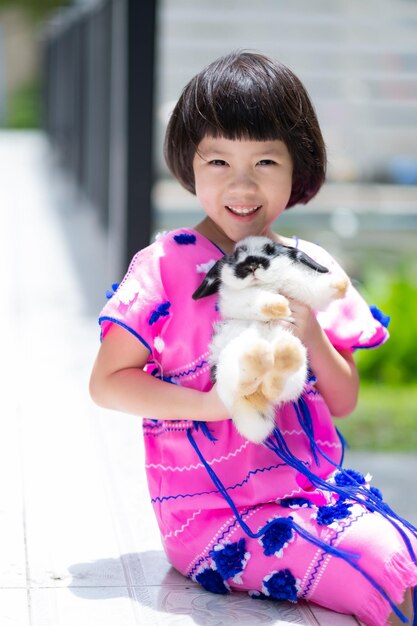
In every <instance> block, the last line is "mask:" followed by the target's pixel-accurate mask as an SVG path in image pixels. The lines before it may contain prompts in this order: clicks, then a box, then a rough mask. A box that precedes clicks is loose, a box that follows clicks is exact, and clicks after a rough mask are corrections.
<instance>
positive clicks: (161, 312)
mask: <svg viewBox="0 0 417 626" xmlns="http://www.w3.org/2000/svg"><path fill="white" fill-rule="evenodd" d="M170 306H171V303H170V302H163V303H162V304H160V305H159V306H158V307H157V308H156V309H155V311H153V312H152V314H151V316H150V318H149V326H151V325H152V324H155V322H157V321H158V320H159V318H160V317H165V316H167V315H169V311H168V309H169V307H170Z"/></svg>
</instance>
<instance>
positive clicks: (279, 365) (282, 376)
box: [261, 338, 305, 402]
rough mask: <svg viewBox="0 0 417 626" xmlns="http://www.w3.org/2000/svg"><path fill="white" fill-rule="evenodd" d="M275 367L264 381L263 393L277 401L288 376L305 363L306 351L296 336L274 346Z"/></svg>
mask: <svg viewBox="0 0 417 626" xmlns="http://www.w3.org/2000/svg"><path fill="white" fill-rule="evenodd" d="M273 355H274V367H273V369H272V370H271V371H270V372H268V373H267V374H266V375H265V376H264V379H263V381H262V386H261V389H262V393H263V395H264V396H265V397H266V398H267V399H268V400H269V401H271V402H277V401H278V400H279V397H280V395H281V394H282V392H283V390H284V388H285V386H286V383H287V380H288V377H289V376H290V375H291V374H292V373H294V372H297V371H298V370H300V368H302V367H303V365H304V363H305V351H304V350H303V348H302V345H301V344H300V342H299V341H297V340H296V339H295V338H291V341H290V340H288V341H287V342H283V343H280V344H278V345H276V346H275V348H274V353H273Z"/></svg>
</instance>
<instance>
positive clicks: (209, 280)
mask: <svg viewBox="0 0 417 626" xmlns="http://www.w3.org/2000/svg"><path fill="white" fill-rule="evenodd" d="M348 286H349V279H348V277H347V275H346V274H345V273H344V272H343V271H342V270H341V269H339V268H338V270H337V271H336V272H333V273H331V272H329V270H328V269H327V268H325V267H323V266H322V265H320V264H318V263H317V262H316V261H314V260H313V259H312V258H311V257H309V256H308V255H306V254H305V253H303V252H301V251H299V250H297V249H296V248H291V247H289V246H283V245H281V244H278V243H276V242H274V241H272V240H271V239H268V238H267V237H247V238H246V239H244V240H242V241H240V242H239V243H237V244H236V246H235V250H234V253H233V254H232V255H226V256H225V257H223V258H222V259H220V260H219V261H217V263H216V264H215V265H214V267H212V268H211V269H210V270H209V272H208V273H207V275H206V277H205V279H204V281H203V282H202V284H201V285H200V287H199V288H198V289H197V290H196V292H195V293H194V295H193V297H194V298H195V299H199V298H201V297H204V296H206V295H210V294H213V293H215V292H217V291H218V293H219V310H220V314H221V318H222V319H221V321H220V322H218V323H217V324H216V325H215V332H214V336H213V339H212V343H211V355H210V364H211V366H212V372H215V380H216V383H217V392H218V394H219V397H220V399H221V400H222V402H223V403H224V405H225V406H226V408H227V409H228V410H229V411H230V414H231V417H232V419H233V421H234V424H235V426H236V428H237V429H238V430H239V432H240V433H241V434H242V436H244V437H245V438H247V439H249V440H251V441H253V442H256V443H260V442H262V441H263V440H264V439H266V438H267V437H268V435H269V434H270V433H271V432H272V430H273V428H274V423H275V409H276V407H277V406H278V405H280V404H282V403H284V402H289V401H292V400H296V399H297V398H298V397H299V396H300V394H301V393H302V391H303V388H304V385H305V382H306V377H307V351H306V348H305V347H304V345H303V344H302V343H301V341H300V340H299V339H298V337H296V336H295V335H294V334H293V333H292V332H291V330H290V328H291V324H282V320H285V321H287V322H291V318H290V316H291V311H290V308H289V305H288V300H287V298H286V297H285V296H289V297H291V298H294V299H296V300H299V301H301V302H303V303H305V304H307V305H308V306H309V307H311V308H312V309H313V310H322V309H325V308H326V307H327V306H328V305H329V304H330V302H331V301H332V300H334V299H336V298H342V297H343V296H344V295H345V293H346V290H347V288H348ZM284 294H285V295H284Z"/></svg>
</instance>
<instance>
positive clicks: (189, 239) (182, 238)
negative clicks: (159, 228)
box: [174, 233, 197, 245]
mask: <svg viewBox="0 0 417 626" xmlns="http://www.w3.org/2000/svg"><path fill="white" fill-rule="evenodd" d="M174 240H175V241H176V242H177V243H178V244H180V245H181V244H182V245H189V244H190V243H191V244H192V243H195V242H196V240H197V237H196V236H195V235H189V234H188V233H181V234H180V235H174Z"/></svg>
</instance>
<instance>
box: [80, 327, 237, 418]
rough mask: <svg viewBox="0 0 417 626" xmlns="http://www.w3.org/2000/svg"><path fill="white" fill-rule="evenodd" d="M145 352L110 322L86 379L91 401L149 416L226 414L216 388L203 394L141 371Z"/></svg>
mask: <svg viewBox="0 0 417 626" xmlns="http://www.w3.org/2000/svg"><path fill="white" fill-rule="evenodd" d="M148 356H149V351H148V350H147V349H146V348H145V346H144V345H142V344H141V343H140V341H138V340H137V339H136V338H135V337H134V336H133V335H132V334H131V333H130V332H129V331H127V330H126V329H124V328H122V327H121V326H118V325H116V324H113V325H112V327H111V328H110V329H109V331H108V333H107V335H106V336H105V338H104V339H103V342H102V344H101V346H100V349H99V352H98V355H97V359H96V362H95V364H94V367H93V371H92V373H91V378H90V394H91V397H92V399H93V400H94V402H96V404H98V405H99V406H102V407H104V408H107V409H114V410H116V411H122V412H124V413H131V414H133V415H138V416H141V417H148V418H150V419H165V420H179V419H186V420H187V419H190V420H196V421H207V422H210V421H218V420H222V419H229V418H230V415H228V414H227V411H226V409H225V407H224V405H223V404H222V402H221V401H220V399H219V397H218V395H217V393H216V389H215V388H213V389H212V390H211V391H209V392H206V393H203V392H201V391H196V390H195V389H189V388H187V387H180V386H179V385H173V384H171V383H166V382H164V381H162V380H159V379H157V378H155V377H154V376H151V375H150V374H147V373H146V372H144V371H143V368H144V366H145V364H146V362H147V360H148Z"/></svg>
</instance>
